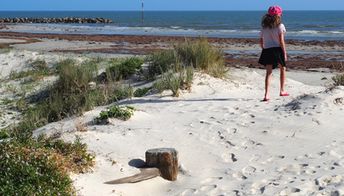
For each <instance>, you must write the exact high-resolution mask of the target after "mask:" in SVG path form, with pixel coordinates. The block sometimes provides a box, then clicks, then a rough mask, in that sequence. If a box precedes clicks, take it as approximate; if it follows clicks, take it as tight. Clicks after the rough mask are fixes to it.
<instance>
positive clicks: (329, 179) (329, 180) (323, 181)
mask: <svg viewBox="0 0 344 196" xmlns="http://www.w3.org/2000/svg"><path fill="white" fill-rule="evenodd" d="M343 180H344V179H343V176H341V175H332V176H330V175H326V176H322V177H320V178H317V179H315V180H314V183H315V185H317V186H320V187H326V186H330V185H334V186H339V185H341V184H342V183H343Z"/></svg>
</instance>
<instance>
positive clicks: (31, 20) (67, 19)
mask: <svg viewBox="0 0 344 196" xmlns="http://www.w3.org/2000/svg"><path fill="white" fill-rule="evenodd" d="M0 23H77V24H83V23H112V20H110V19H106V18H74V17H65V18H0Z"/></svg>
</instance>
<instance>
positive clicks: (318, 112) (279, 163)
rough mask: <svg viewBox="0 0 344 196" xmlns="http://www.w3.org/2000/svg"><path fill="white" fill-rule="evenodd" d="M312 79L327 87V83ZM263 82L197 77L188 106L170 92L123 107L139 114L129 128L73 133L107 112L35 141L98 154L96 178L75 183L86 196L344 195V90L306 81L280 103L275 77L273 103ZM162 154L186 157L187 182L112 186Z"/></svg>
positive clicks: (118, 124)
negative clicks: (69, 144) (58, 139)
mask: <svg viewBox="0 0 344 196" xmlns="http://www.w3.org/2000/svg"><path fill="white" fill-rule="evenodd" d="M292 74H293V72H291V73H289V75H290V76H291V75H292ZM303 74H304V75H303V76H306V75H307V77H311V76H313V80H314V81H318V82H319V81H322V80H321V78H322V77H323V75H319V74H318V75H316V74H315V75H312V74H314V73H306V72H305V73H303ZM296 75H297V74H296ZM300 77H301V78H302V74H301V75H300ZM291 78H292V76H291ZM263 79H264V73H262V72H261V71H257V70H253V69H232V70H231V73H230V74H229V80H227V81H223V80H220V79H214V78H211V77H209V76H205V75H199V74H198V75H197V76H196V79H195V81H194V85H193V88H192V92H191V93H186V92H185V93H183V94H182V95H181V97H180V98H172V97H170V96H169V94H170V93H169V92H165V93H164V94H163V96H159V95H151V96H148V97H145V98H134V99H132V100H128V101H126V102H124V103H122V104H129V105H131V106H134V107H135V108H136V109H137V111H136V112H135V114H134V116H133V117H132V118H131V119H130V120H129V121H126V122H123V121H119V120H113V121H112V124H111V125H107V126H93V125H89V126H88V127H87V128H88V131H87V132H73V130H74V129H75V124H76V122H77V121H78V120H81V121H82V122H85V123H87V122H90V121H91V120H92V119H93V118H94V117H96V116H97V115H98V114H99V112H100V111H101V110H102V109H104V108H105V107H100V108H97V109H95V110H93V111H90V112H87V113H86V114H85V115H84V116H83V117H80V118H72V119H68V120H64V121H62V122H58V123H53V124H50V125H48V126H46V127H44V128H42V129H40V130H38V131H37V132H36V134H39V133H42V132H49V131H48V130H50V131H52V132H54V131H62V132H63V135H62V136H63V138H65V139H67V140H73V139H74V137H75V135H78V136H80V137H81V138H82V139H83V141H84V142H86V143H87V144H88V146H89V150H90V151H92V152H94V153H95V155H96V166H95V167H94V171H93V172H92V173H86V174H81V175H72V177H73V179H74V184H75V186H76V188H77V190H78V193H79V194H80V195H133V196H136V195H154V196H160V195H161V196H164V195H331V194H334V195H336V193H338V194H337V195H343V194H344V130H343V123H341V121H342V119H344V105H343V104H341V103H338V104H335V103H334V99H336V98H343V97H344V88H343V87H339V88H337V89H335V90H333V91H332V92H324V90H325V87H323V86H316V85H306V84H304V83H303V82H302V80H299V81H297V80H295V79H298V76H297V77H296V78H295V77H294V79H288V81H287V89H288V91H289V92H290V93H291V96H290V97H284V98H281V97H279V96H277V95H278V73H277V72H276V74H275V76H274V81H273V86H272V91H271V98H272V100H271V101H270V102H269V103H265V102H260V99H261V98H262V96H263ZM319 84H320V83H319ZM305 94H306V96H302V95H305ZM299 96H302V97H299ZM157 147H173V148H176V149H177V150H178V151H179V160H180V164H181V165H182V168H183V173H181V174H180V175H179V176H178V180H177V181H176V182H169V181H165V180H163V179H162V178H160V177H158V178H155V179H152V180H148V181H144V182H140V183H137V184H122V185H105V184H104V182H106V181H109V180H114V179H117V178H121V177H126V176H130V175H132V174H135V173H137V172H138V171H139V170H138V169H137V168H135V167H133V166H130V165H129V162H130V161H131V160H134V159H143V160H144V154H145V151H146V150H147V149H150V148H157ZM113 161H115V164H113ZM131 165H132V164H131Z"/></svg>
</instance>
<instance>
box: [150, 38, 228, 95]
mask: <svg viewBox="0 0 344 196" xmlns="http://www.w3.org/2000/svg"><path fill="white" fill-rule="evenodd" d="M147 61H148V65H149V66H148V73H147V78H150V79H156V78H158V76H160V78H159V79H158V80H157V82H155V84H154V88H155V89H157V90H158V92H162V91H163V90H167V89H169V90H171V91H172V93H173V96H179V90H180V89H186V90H190V89H191V84H192V80H193V75H194V69H195V70H198V71H201V72H205V73H208V74H210V75H212V76H214V77H219V78H222V77H224V75H225V73H226V71H227V70H226V67H225V61H224V55H223V52H222V51H221V50H219V49H217V48H215V47H214V46H212V45H211V44H210V43H209V42H208V41H207V40H206V39H198V40H195V41H189V40H186V41H185V42H183V43H179V44H176V45H174V47H173V49H172V50H165V51H160V52H157V53H154V54H152V55H150V56H148V57H147Z"/></svg>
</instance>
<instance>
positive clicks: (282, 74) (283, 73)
mask: <svg viewBox="0 0 344 196" xmlns="http://www.w3.org/2000/svg"><path fill="white" fill-rule="evenodd" d="M279 67H280V95H281V96H288V95H289V94H288V93H287V92H285V89H284V86H285V79H286V68H285V67H283V66H282V65H280V66H279Z"/></svg>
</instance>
